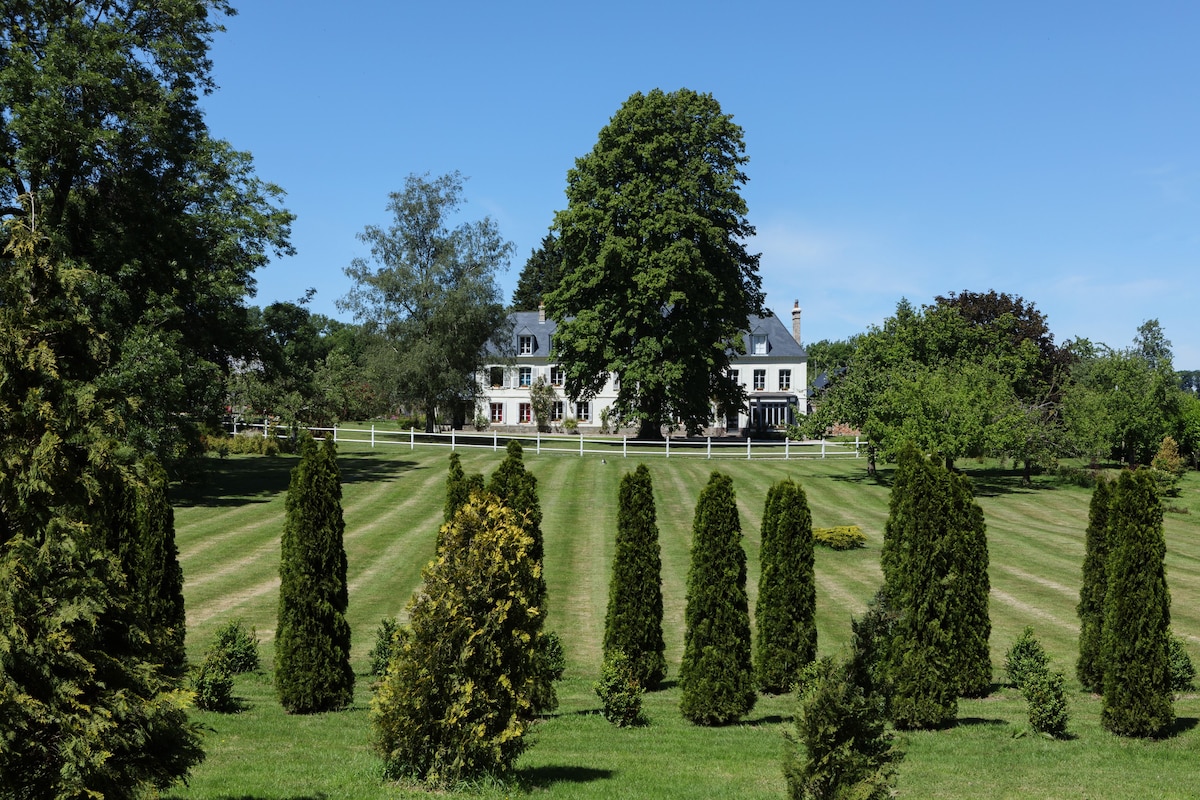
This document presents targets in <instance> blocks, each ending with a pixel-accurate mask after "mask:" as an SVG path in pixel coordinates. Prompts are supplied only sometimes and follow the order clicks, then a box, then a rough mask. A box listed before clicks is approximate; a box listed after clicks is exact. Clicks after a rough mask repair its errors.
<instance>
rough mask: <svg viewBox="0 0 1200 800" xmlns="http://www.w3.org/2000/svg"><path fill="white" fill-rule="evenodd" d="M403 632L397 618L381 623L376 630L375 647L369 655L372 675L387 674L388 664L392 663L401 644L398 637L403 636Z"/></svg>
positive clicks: (386, 618) (388, 618)
mask: <svg viewBox="0 0 1200 800" xmlns="http://www.w3.org/2000/svg"><path fill="white" fill-rule="evenodd" d="M403 630H404V629H403V628H401V627H400V624H399V623H398V622H396V618H395V617H385V618H384V619H382V620H380V621H379V627H378V628H376V629H375V645H374V646H373V647H372V648H371V653H370V655H369V658H370V659H371V674H372V675H375V676H382V675H383V673H385V672H387V668H388V664H390V663H392V655H393V654H394V653H395V652H396V649H397V645H398V644H399V642H397V640H396V637H397V635H400V636H403V635H404V633H403Z"/></svg>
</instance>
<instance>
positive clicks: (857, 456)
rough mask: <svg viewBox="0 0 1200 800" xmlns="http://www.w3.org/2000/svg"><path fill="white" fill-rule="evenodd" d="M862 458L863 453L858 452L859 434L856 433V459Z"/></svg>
mask: <svg viewBox="0 0 1200 800" xmlns="http://www.w3.org/2000/svg"><path fill="white" fill-rule="evenodd" d="M861 456H862V453H860V452H859V451H858V434H857V433H856V434H854V457H855V458H859V457H861Z"/></svg>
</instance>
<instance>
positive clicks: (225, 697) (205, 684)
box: [192, 650, 234, 711]
mask: <svg viewBox="0 0 1200 800" xmlns="http://www.w3.org/2000/svg"><path fill="white" fill-rule="evenodd" d="M192 691H193V692H194V693H195V696H196V708H199V709H201V710H202V711H230V710H232V709H233V708H234V701H233V673H232V672H230V669H229V662H228V661H226V660H225V658H224V657H223V656H222V654H221V653H220V652H218V651H216V650H210V651H209V653H208V655H207V656H206V657H205V659H204V661H203V662H202V663H201V664H200V666H199V667H198V668H197V669H196V674H195V675H194V676H193V678H192Z"/></svg>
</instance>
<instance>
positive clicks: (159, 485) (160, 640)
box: [131, 456, 187, 675]
mask: <svg viewBox="0 0 1200 800" xmlns="http://www.w3.org/2000/svg"><path fill="white" fill-rule="evenodd" d="M142 472H143V474H142V483H141V486H140V487H139V490H138V499H137V515H136V520H137V525H136V531H137V535H138V539H139V542H138V545H139V546H138V549H139V551H140V558H139V562H140V565H139V566H140V568H139V571H138V572H139V574H138V577H137V580H136V581H133V580H131V585H132V588H135V589H136V591H137V592H138V593H139V595H140V601H141V605H142V607H143V609H144V611H145V614H146V631H147V634H148V635H149V637H150V645H151V648H152V649H153V651H154V652H155V653H157V654H158V657H159V658H160V659H161V660H162V664H163V666H164V667H165V668H166V669H167V670H169V671H170V672H172V674H176V675H182V673H183V669H184V667H186V665H187V653H186V651H185V650H184V637H185V634H186V633H187V619H186V613H185V610H184V605H183V568H182V567H180V566H179V549H178V548H177V547H176V546H175V512H174V510H173V509H172V508H171V503H170V500H169V499H168V498H167V471H166V470H165V469H163V467H162V465H161V464H160V463H159V462H158V459H157V458H155V457H154V456H148V457H147V458H146V459H145V460H144V461H143V469H142Z"/></svg>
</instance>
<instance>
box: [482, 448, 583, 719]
mask: <svg viewBox="0 0 1200 800" xmlns="http://www.w3.org/2000/svg"><path fill="white" fill-rule="evenodd" d="M468 480H469V479H468ZM468 491H469V490H468ZM487 491H488V492H489V493H490V494H491V495H493V496H494V497H496V498H497V499H498V500H499V501H500V502H501V503H503V504H504V505H505V506H506V507H507V508H509V509H511V510H512V511H513V513H515V514H516V515H517V518H518V519H519V520H520V521H521V524H522V525H524V526H525V531H526V533H528V534H529V538H530V545H529V557H530V558H532V559H533V561H534V563H535V564H537V566H538V570H537V576H536V578H535V579H534V583H533V589H532V591H533V595H532V597H533V599H534V601H535V602H536V604H537V607H538V608H539V609H541V612H542V614H543V615H544V614H545V613H546V578H545V576H544V575H543V574H542V555H543V552H542V551H543V545H542V506H541V503H540V502H539V500H538V495H537V478H536V477H534V476H533V475H531V474H529V472H528V471H526V469H525V460H524V448H522V447H521V443H520V442H518V441H517V440H516V439H512V440H510V441H509V443H508V445H507V446H506V447H505V456H504V460H503V461H501V462H500V466H498V467H496V471H495V472H493V473H492V477H491V479H490V480H489V481H488V484H487ZM539 635H540V636H541V639H540V640H539V642H538V646H537V651H538V654H539V662H538V665H537V676H538V680H537V684H536V688H535V691H534V693H533V707H534V710H535V711H537V712H538V713H539V714H544V713H547V712H550V711H553V710H554V709H556V708H558V693H557V692H556V691H555V689H554V681H556V680H558V679H559V678H561V677H562V669H561V666H556V665H555V664H554V663H553V662H554V661H555V660H556V658H555V657H554V654H553V653H552V652H551V650H552V649H553V648H552V646H551V645H550V644H549V643H548V642H547V641H546V637H545V635H541V634H539Z"/></svg>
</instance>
